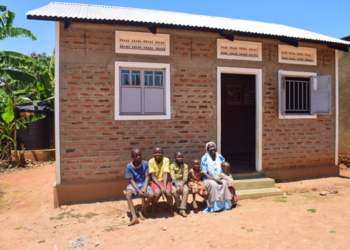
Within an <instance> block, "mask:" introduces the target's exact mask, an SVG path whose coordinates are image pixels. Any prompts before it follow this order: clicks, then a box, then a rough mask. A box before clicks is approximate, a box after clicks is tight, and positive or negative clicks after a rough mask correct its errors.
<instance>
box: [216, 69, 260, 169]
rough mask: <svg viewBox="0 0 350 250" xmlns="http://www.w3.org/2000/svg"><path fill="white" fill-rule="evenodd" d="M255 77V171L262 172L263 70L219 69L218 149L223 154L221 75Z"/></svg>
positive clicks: (217, 94)
mask: <svg viewBox="0 0 350 250" xmlns="http://www.w3.org/2000/svg"><path fill="white" fill-rule="evenodd" d="M222 73H228V74H240V75H255V93H256V95H255V98H256V99H255V106H256V118H255V170H256V171H258V172H260V171H262V110H263V107H262V69H251V68H235V67H217V84H216V85H217V90H216V100H217V103H216V106H217V116H216V117H217V135H216V136H217V148H218V152H221V74H222Z"/></svg>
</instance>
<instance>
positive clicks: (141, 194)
mask: <svg viewBox="0 0 350 250" xmlns="http://www.w3.org/2000/svg"><path fill="white" fill-rule="evenodd" d="M137 194H138V195H139V196H140V197H145V198H146V192H145V191H143V190H140V189H139V190H137Z"/></svg>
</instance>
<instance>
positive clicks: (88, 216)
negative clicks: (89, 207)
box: [84, 213, 98, 219]
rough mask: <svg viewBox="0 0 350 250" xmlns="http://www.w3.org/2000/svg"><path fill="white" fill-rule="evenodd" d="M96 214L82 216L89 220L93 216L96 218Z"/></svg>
mask: <svg viewBox="0 0 350 250" xmlns="http://www.w3.org/2000/svg"><path fill="white" fill-rule="evenodd" d="M97 215H98V214H95V213H87V214H85V215H84V217H85V218H88V219H91V218H92V217H94V216H97Z"/></svg>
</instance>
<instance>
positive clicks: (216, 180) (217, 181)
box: [203, 173, 222, 185]
mask: <svg viewBox="0 0 350 250" xmlns="http://www.w3.org/2000/svg"><path fill="white" fill-rule="evenodd" d="M203 175H204V176H205V177H206V178H207V179H210V180H213V181H215V182H216V183H217V184H220V185H222V181H220V180H218V179H215V178H214V177H212V176H211V175H209V174H207V173H203Z"/></svg>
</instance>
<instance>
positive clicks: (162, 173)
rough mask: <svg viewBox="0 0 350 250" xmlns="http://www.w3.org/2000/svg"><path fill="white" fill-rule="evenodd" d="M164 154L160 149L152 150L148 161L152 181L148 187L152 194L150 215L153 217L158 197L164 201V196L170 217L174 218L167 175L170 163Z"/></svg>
mask: <svg viewBox="0 0 350 250" xmlns="http://www.w3.org/2000/svg"><path fill="white" fill-rule="evenodd" d="M163 155H164V152H163V149H162V148H161V147H156V148H154V150H153V156H154V158H152V159H151V160H149V162H148V164H149V173H150V174H151V176H152V181H151V183H150V186H151V188H152V190H153V192H154V196H155V197H154V200H153V202H152V206H151V215H152V216H154V211H155V207H156V205H157V203H158V200H159V198H160V196H161V195H162V197H163V199H164V195H165V196H166V199H167V202H168V205H169V211H170V215H171V216H174V210H173V197H172V195H171V184H170V182H168V178H169V177H168V174H169V172H170V168H169V165H170V162H169V159H168V158H166V157H164V156H163Z"/></svg>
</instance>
